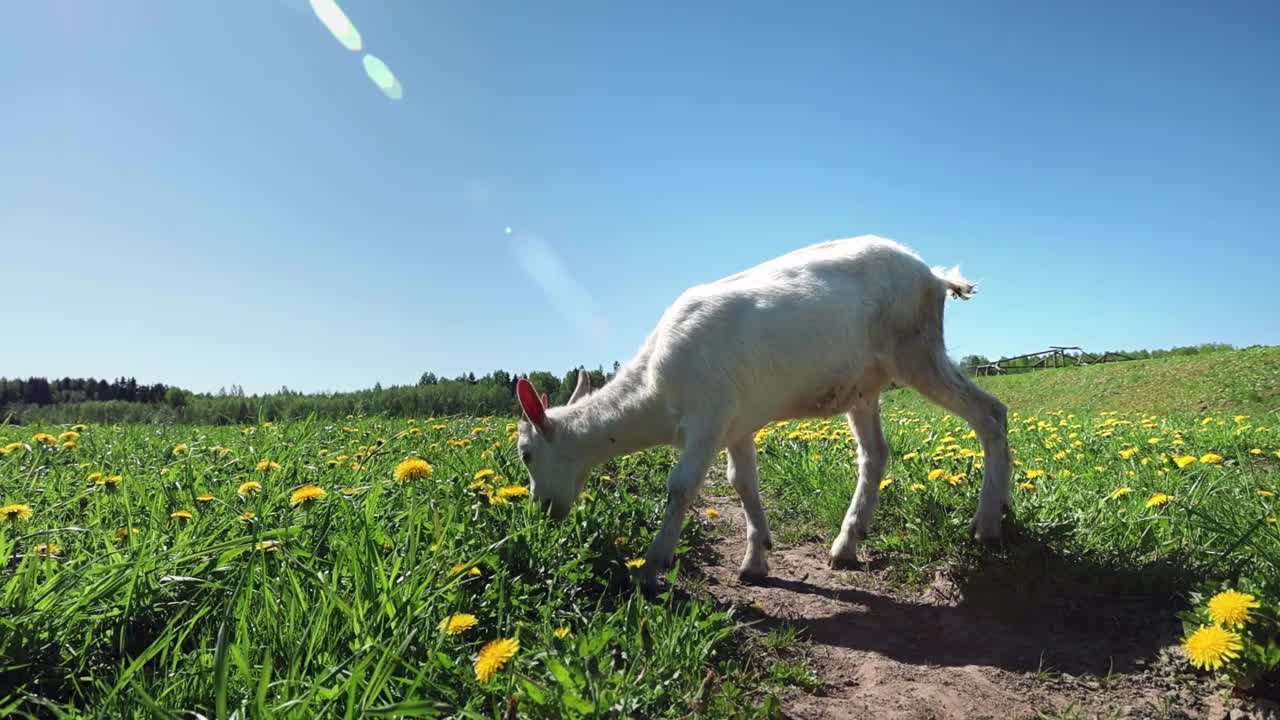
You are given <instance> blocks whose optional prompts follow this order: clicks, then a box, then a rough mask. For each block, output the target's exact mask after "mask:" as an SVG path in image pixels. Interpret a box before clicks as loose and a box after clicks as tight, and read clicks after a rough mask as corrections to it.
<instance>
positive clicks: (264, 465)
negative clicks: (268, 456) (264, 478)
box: [257, 460, 280, 472]
mask: <svg viewBox="0 0 1280 720" xmlns="http://www.w3.org/2000/svg"><path fill="white" fill-rule="evenodd" d="M257 468H258V470H259V471H261V472H267V471H275V470H279V469H280V463H278V462H274V461H272V460H259V461H258V465H257Z"/></svg>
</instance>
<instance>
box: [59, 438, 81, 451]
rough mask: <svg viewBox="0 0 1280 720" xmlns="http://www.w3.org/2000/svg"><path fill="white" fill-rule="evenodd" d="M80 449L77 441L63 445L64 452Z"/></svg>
mask: <svg viewBox="0 0 1280 720" xmlns="http://www.w3.org/2000/svg"><path fill="white" fill-rule="evenodd" d="M78 447H80V443H78V442H76V441H75V440H68V441H66V442H64V443H62V449H63V450H75V449H76V448H78Z"/></svg>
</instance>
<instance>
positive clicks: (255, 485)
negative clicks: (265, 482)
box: [236, 480, 262, 496]
mask: <svg viewBox="0 0 1280 720" xmlns="http://www.w3.org/2000/svg"><path fill="white" fill-rule="evenodd" d="M257 492H262V483H260V482H258V481H257V480H250V481H248V482H242V483H240V487H239V488H238V489H237V490H236V493H238V494H239V495H241V496H244V495H252V494H253V493H257Z"/></svg>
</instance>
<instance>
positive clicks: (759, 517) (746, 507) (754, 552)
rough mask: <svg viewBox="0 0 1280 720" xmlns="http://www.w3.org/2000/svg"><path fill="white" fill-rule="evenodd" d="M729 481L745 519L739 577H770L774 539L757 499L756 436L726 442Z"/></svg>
mask: <svg viewBox="0 0 1280 720" xmlns="http://www.w3.org/2000/svg"><path fill="white" fill-rule="evenodd" d="M729 482H731V483H733V489H734V490H737V491H738V497H739V498H740V499H741V500H742V514H743V515H744V516H745V517H746V520H747V554H746V556H745V557H744V558H743V559H742V565H741V566H740V567H739V568H738V578H739V579H740V580H743V581H749V582H757V581H760V580H764V579H765V578H767V577H769V551H770V550H772V549H773V540H772V538H771V536H770V534H769V521H768V519H767V518H766V517H765V514H764V505H763V504H762V503H761V502H760V472H759V470H758V469H757V466H756V444H755V438H754V437H753V436H751V435H747V436H746V437H744V438H742V439H741V440H737V441H735V442H734V443H733V444H732V445H730V446H729Z"/></svg>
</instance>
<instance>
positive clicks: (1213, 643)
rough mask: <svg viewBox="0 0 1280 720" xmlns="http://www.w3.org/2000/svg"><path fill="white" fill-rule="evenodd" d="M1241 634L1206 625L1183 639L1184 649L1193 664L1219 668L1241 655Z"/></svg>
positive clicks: (1206, 668) (1203, 667)
mask: <svg viewBox="0 0 1280 720" xmlns="http://www.w3.org/2000/svg"><path fill="white" fill-rule="evenodd" d="M1242 648H1243V645H1242V644H1241V642H1240V636H1239V635H1237V634H1235V633H1233V632H1231V631H1230V630H1224V629H1222V628H1220V627H1217V626H1216V625H1206V626H1204V627H1202V628H1200V629H1199V630H1196V631H1195V632H1194V633H1192V634H1191V636H1190V637H1188V638H1187V639H1186V640H1183V641H1182V649H1183V651H1184V652H1185V653H1186V654H1187V659H1188V660H1190V661H1191V664H1192V665H1195V666H1196V667H1198V668H1201V669H1204V670H1217V669H1218V668H1220V667H1222V666H1223V665H1224V664H1225V663H1228V662H1230V661H1231V660H1233V659H1235V658H1237V657H1240V650H1241V649H1242Z"/></svg>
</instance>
